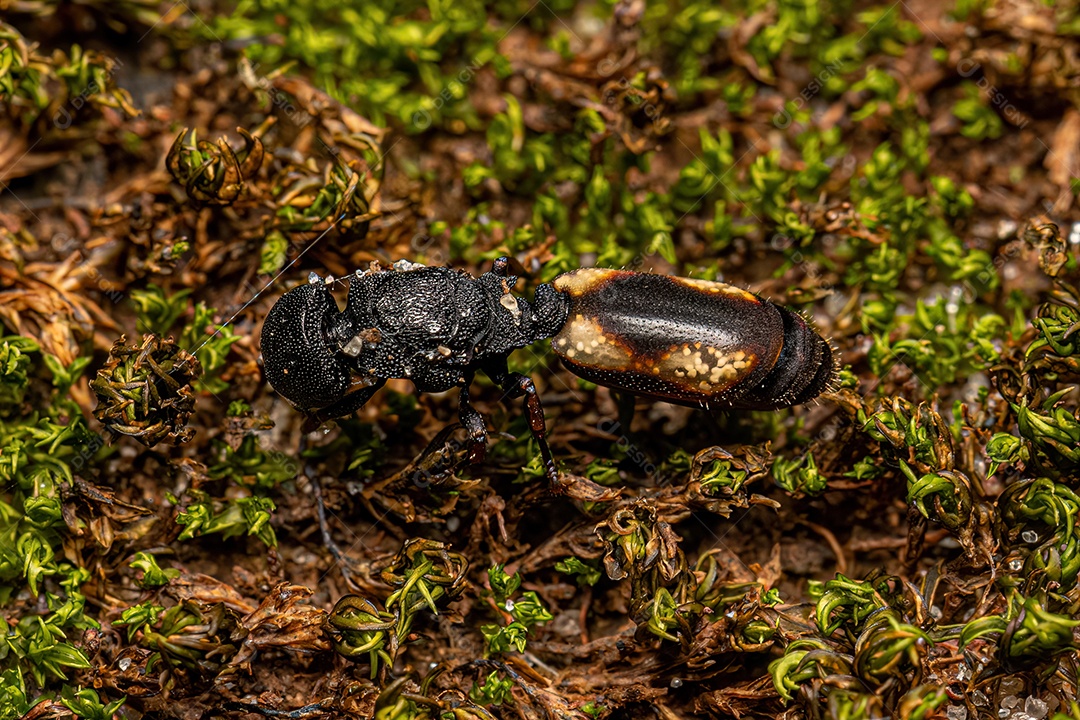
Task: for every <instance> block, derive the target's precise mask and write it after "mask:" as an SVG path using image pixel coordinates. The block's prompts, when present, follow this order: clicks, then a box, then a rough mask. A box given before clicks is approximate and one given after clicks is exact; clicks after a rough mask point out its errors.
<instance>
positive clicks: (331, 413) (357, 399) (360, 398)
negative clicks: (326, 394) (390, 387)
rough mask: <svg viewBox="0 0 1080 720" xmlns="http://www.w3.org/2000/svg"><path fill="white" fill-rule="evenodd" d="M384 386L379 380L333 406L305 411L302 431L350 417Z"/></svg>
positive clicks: (309, 430)
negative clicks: (329, 421)
mask: <svg viewBox="0 0 1080 720" xmlns="http://www.w3.org/2000/svg"><path fill="white" fill-rule="evenodd" d="M385 384H386V381H385V380H383V379H381V378H380V379H378V380H376V381H375V382H373V383H372V384H371V385H368V386H367V387H364V388H361V389H359V390H355V391H353V392H351V393H349V394H348V395H346V396H345V397H343V398H342V399H340V400H338V401H337V402H336V403H334V404H333V405H329V406H327V407H324V408H318V409H315V410H305V411H304V415H305V418H304V425H303V431H304V432H305V433H309V432H313V431H315V430H317V429H318V428H319V426H320V425H322V424H323V423H324V422H327V421H328V420H333V419H334V418H340V417H345V416H346V415H352V414H353V413H355V412H356V411H357V410H359V409H360V408H362V407H364V405H366V404H367V401H368V400H370V399H371V398H372V396H374V395H375V393H377V392H378V391H379V389H380V388H381V387H382V386H383V385H385Z"/></svg>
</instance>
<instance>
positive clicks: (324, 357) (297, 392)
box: [260, 279, 350, 410]
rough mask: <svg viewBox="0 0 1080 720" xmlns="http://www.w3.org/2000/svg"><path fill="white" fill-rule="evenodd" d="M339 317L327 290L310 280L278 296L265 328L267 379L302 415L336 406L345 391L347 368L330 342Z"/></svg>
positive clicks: (262, 343)
mask: <svg viewBox="0 0 1080 720" xmlns="http://www.w3.org/2000/svg"><path fill="white" fill-rule="evenodd" d="M338 315H340V312H339V311H338V308H337V303H336V302H334V297H333V295H331V294H330V288H329V287H328V286H327V285H326V283H325V282H323V281H321V280H318V279H314V280H313V281H312V282H310V283H308V284H307V285H302V286H300V287H297V288H294V289H292V290H290V291H289V292H287V293H285V294H284V295H282V296H281V299H280V300H278V301H277V303H275V305H274V307H273V308H272V309H271V310H270V314H269V315H267V316H266V322H265V323H263V329H262V337H261V339H260V345H261V349H262V356H263V365H264V372H265V373H266V379H267V380H269V381H270V384H271V385H272V386H273V387H274V389H275V390H277V391H278V392H279V393H281V394H282V395H284V396H285V398H286V399H287V400H288V401H289V402H291V403H292V404H293V405H295V406H296V407H298V408H300V409H302V410H313V409H317V408H322V407H325V406H327V405H330V404H332V403H334V402H337V401H338V400H340V399H341V398H342V397H343V396H344V395H345V393H346V392H347V391H348V389H349V385H350V373H349V366H348V365H347V364H346V363H345V361H344V359H343V358H342V357H341V354H340V353H339V352H338V345H337V343H335V342H332V341H331V340H330V338H329V336H328V332H329V329H330V327H331V324H332V322H333V321H334V319H335V318H336V317H337V316H338Z"/></svg>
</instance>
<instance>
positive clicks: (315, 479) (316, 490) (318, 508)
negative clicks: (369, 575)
mask: <svg viewBox="0 0 1080 720" xmlns="http://www.w3.org/2000/svg"><path fill="white" fill-rule="evenodd" d="M307 445H308V442H307V436H306V435H301V436H300V448H299V457H300V459H301V462H303V456H304V451H305V450H307ZM301 473H302V474H303V475H304V476H305V477H307V479H308V482H310V483H311V492H312V494H313V495H314V496H315V515H316V517H318V519H319V532H320V533H321V535H322V541H323V547H325V548H326V549H327V550H329V551H330V555H331V557H333V558H334V562H335V563H336V564H337V566H338V567H340V568H341V576H342V577H343V578H345V582H346V584H348V586H349V588H350V589H352V590H359V588H360V586H359V585H357V584H356V581H355V580H353V576H352V571H351V570H352V566H353V562H352V560H350V559H349V557H348V556H347V555H346V554H345V553H344V552H342V550H341V547H340V546H339V545H338V544H337V543H336V542H334V538H333V535H332V534H331V532H330V523H329V521H328V520H327V518H326V503H325V502H324V501H323V493H322V482H321V481H320V480H319V475H318V473H317V472H316V471H315V468H314V467H310V466H308V465H307V464H306V463H304V465H303V469H302V470H301Z"/></svg>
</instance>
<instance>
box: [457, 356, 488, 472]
mask: <svg viewBox="0 0 1080 720" xmlns="http://www.w3.org/2000/svg"><path fill="white" fill-rule="evenodd" d="M471 381H472V378H471V377H469V378H466V381H465V383H464V384H462V386H461V394H460V395H458V415H459V416H460V417H461V424H462V425H464V426H465V430H466V432H468V433H469V462H470V463H471V464H473V465H476V464H478V463H482V462H483V461H484V458H485V457H486V456H487V440H488V434H487V427H486V426H485V425H484V416H483V415H481V414H480V412H479V411H478V410H477V409H476V408H474V407H473V406H472V403H470V402H469V383H470V382H471Z"/></svg>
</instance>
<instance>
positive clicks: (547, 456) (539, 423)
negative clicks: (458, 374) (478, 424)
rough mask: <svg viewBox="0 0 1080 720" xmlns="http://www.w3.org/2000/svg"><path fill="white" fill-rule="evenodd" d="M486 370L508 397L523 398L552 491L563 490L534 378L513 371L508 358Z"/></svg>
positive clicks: (557, 492) (530, 428) (526, 413)
mask: <svg viewBox="0 0 1080 720" xmlns="http://www.w3.org/2000/svg"><path fill="white" fill-rule="evenodd" d="M484 372H485V373H487V375H488V376H489V377H490V378H491V379H492V380H493V381H495V383H496V384H497V385H499V387H501V388H502V389H503V390H504V391H505V392H506V398H507V399H510V398H516V397H520V398H522V403H521V405H522V407H523V408H524V409H525V416H526V417H527V418H528V420H529V430H531V431H532V436H533V438H535V440H536V444H537V445H538V446H540V457H541V458H543V460H544V470H545V472H546V473H547V476H548V482H549V483H550V485H551V491H552V492H553V493H556V494H560V493H561V492H562V490H561V486H560V485H559V471H558V469H557V468H556V467H555V457H554V456H553V455H552V454H551V448H550V447H549V446H548V442H547V423H546V422H545V421H544V407H543V405H541V404H540V396H539V395H537V394H536V385H534V384H533V381H532V378H530V377H528V376H527V375H522V374H521V373H512V372H510V371H509V369H507V367H506V360H505V359H503V360H501V361H499V366H498V367H494V366H489V367H487V368H485V369H484Z"/></svg>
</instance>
